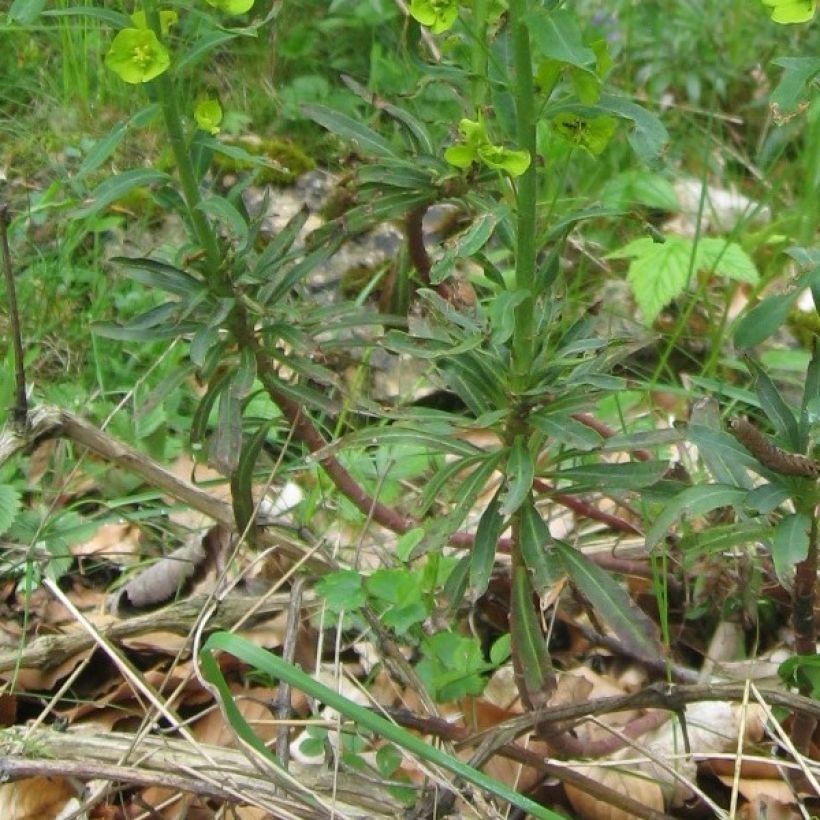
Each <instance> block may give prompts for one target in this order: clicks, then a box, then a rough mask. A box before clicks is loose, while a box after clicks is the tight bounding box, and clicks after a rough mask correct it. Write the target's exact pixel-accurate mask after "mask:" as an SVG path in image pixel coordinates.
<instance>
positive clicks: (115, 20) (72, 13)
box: [43, 6, 132, 29]
mask: <svg viewBox="0 0 820 820" xmlns="http://www.w3.org/2000/svg"><path fill="white" fill-rule="evenodd" d="M43 17H88V18H89V19H91V20H97V21H99V22H101V23H105V24H106V25H108V26H111V27H112V28H115V29H120V28H128V27H129V26H130V25H132V23H131V18H130V17H129V16H128V15H127V14H123V13H122V12H119V11H113V10H111V9H104V8H98V7H96V6H70V7H69V8H64V9H46V10H45V11H44V12H43Z"/></svg>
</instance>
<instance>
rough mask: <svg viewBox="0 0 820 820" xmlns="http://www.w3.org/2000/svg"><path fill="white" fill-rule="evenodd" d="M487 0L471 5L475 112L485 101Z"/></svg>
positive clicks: (477, 1) (478, 0)
mask: <svg viewBox="0 0 820 820" xmlns="http://www.w3.org/2000/svg"><path fill="white" fill-rule="evenodd" d="M489 7H490V2H489V0H475V1H474V3H473V47H472V52H471V55H470V56H471V66H470V67H471V69H472V97H473V107H474V108H475V110H476V112H478V111H480V110H481V107H482V106H483V105H484V103H485V102H486V100H487V12H488V11H489Z"/></svg>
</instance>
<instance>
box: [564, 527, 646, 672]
mask: <svg viewBox="0 0 820 820" xmlns="http://www.w3.org/2000/svg"><path fill="white" fill-rule="evenodd" d="M554 549H555V551H556V553H557V554H558V555H559V556H560V558H561V560H562V561H563V564H564V567H565V568H566V570H567V573H568V575H569V577H570V579H571V581H572V584H573V586H574V587H575V588H576V589H577V590H578V591H579V592H580V593H581V595H583V596H584V598H586V600H587V601H589V603H590V604H591V605H592V608H593V609H594V610H595V611H596V612H597V613H598V615H599V616H600V617H601V620H602V621H603V622H604V623H605V624H606V625H607V626H608V627H609V628H610V629H611V630H612V631H613V632H614V633H615V634H616V635H617V636H618V638H619V640H620V641H621V643H623V645H624V646H625V647H627V649H628V650H629V652H630V653H631V654H632V655H634V656H635V657H636V658H640V659H642V660H645V661H648V662H652V663H657V661H658V660H660V658H661V657H662V648H661V645H660V642H659V641H658V637H657V629H656V627H655V624H654V623H653V622H652V620H651V619H650V618H649V617H648V616H647V615H646V614H645V613H644V611H643V610H642V609H640V607H638V606H637V604H635V603H634V602H633V600H632V599H631V598H630V597H629V595H628V594H627V593H626V592H625V590H624V589H623V588H622V587H621V586H620V584H618V583H617V582H616V581H615V580H614V579H613V578H612V576H611V575H610V574H609V573H608V572H606V571H605V570H603V569H601V568H600V567H599V566H597V565H596V564H593V563H592V561H590V560H589V558H587V557H586V556H585V555H584V554H583V553H582V552H580V551H579V550H577V549H575V548H574V547H571V546H570V545H569V544H564V543H563V542H561V541H556V542H555V546H554Z"/></svg>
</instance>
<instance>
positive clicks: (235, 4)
mask: <svg viewBox="0 0 820 820" xmlns="http://www.w3.org/2000/svg"><path fill="white" fill-rule="evenodd" d="M205 2H206V3H207V4H208V5H209V6H213V7H214V8H215V9H219V10H220V11H224V12H225V14H244V13H245V12H246V11H250V10H251V9H252V8H253V4H254V0H205Z"/></svg>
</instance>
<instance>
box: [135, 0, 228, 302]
mask: <svg viewBox="0 0 820 820" xmlns="http://www.w3.org/2000/svg"><path fill="white" fill-rule="evenodd" d="M142 7H143V11H144V12H145V19H146V20H147V22H148V25H149V26H150V27H151V28H152V29H153V30H154V33H155V34H156V35H157V37H161V35H162V30H161V27H160V21H159V11H158V10H157V6H156V3H155V2H154V0H143V3H142ZM153 86H154V88H155V89H156V92H157V98H158V100H159V104H160V108H161V109H162V117H163V120H164V121H165V130H166V131H167V133H168V140H169V142H170V145H171V150H172V151H173V154H174V161H175V163H176V166H177V171H178V173H179V180H180V184H181V186H182V195H183V197H184V198H185V205H186V206H187V209H188V216H189V217H190V220H191V225H192V226H193V229H194V233H195V234H196V238H197V241H198V242H199V245H200V247H201V248H202V250H203V251H204V253H205V262H206V265H207V272H208V278H209V280H210V284H211V285H212V286H213V287H214V289H215V290H216V291H217V292H220V293H221V292H222V291H223V290H224V286H223V283H221V282H220V281H219V271H220V268H221V265H222V254H221V253H220V250H219V242H218V241H217V237H216V233H215V232H214V229H213V227H212V226H211V223H210V222H209V221H208V217H207V216H206V215H205V212H204V211H203V210H202V209H201V207H200V205H201V203H202V195H201V194H200V192H199V185H198V184H197V181H196V174H195V173H194V166H193V163H192V162H191V156H190V152H189V150H188V143H187V141H186V139H185V132H184V130H183V128H182V118H181V116H180V113H179V107H178V106H177V98H176V94H175V89H174V84H173V82H172V80H171V74H170V69H169V70H168V71H166V72H164V73H163V74H160V76H159V77H157V78H156V80H154V81H153Z"/></svg>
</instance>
